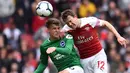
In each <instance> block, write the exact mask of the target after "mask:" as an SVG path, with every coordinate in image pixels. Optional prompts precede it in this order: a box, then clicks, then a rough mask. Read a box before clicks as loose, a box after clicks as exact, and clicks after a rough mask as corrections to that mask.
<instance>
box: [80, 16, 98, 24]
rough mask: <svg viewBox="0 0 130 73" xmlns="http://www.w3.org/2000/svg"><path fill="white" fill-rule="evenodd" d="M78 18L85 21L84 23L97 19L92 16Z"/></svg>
mask: <svg viewBox="0 0 130 73" xmlns="http://www.w3.org/2000/svg"><path fill="white" fill-rule="evenodd" d="M80 19H81V22H86V23H90V22H92V21H95V20H97V18H96V17H94V16H89V17H84V18H80Z"/></svg>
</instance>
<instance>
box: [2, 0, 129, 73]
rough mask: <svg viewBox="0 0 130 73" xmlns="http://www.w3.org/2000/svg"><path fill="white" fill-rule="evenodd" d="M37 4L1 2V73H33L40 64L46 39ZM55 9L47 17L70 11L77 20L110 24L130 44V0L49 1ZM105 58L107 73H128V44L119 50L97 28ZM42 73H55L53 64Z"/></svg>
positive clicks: (112, 39)
mask: <svg viewBox="0 0 130 73" xmlns="http://www.w3.org/2000/svg"><path fill="white" fill-rule="evenodd" d="M39 1H40V0H0V73H33V72H34V70H35V68H36V67H37V65H38V63H39V57H40V50H39V47H40V45H41V44H42V42H43V41H44V40H45V39H46V38H48V37H49V35H48V31H47V29H46V27H45V22H46V20H47V19H48V18H49V17H40V16H37V15H36V13H35V7H36V5H37V3H38V2H39ZM48 1H49V2H50V3H51V4H52V5H53V8H54V12H53V14H52V15H51V16H50V17H55V18H58V19H60V13H61V12H62V11H63V10H65V9H72V10H73V11H74V12H76V13H77V15H78V17H80V18H81V17H87V16H96V17H97V18H100V19H104V20H107V21H109V22H110V23H111V24H112V25H113V26H114V27H115V28H116V29H117V31H118V32H119V33H120V34H121V35H122V36H123V37H125V38H126V39H127V40H129V41H130V0H48ZM97 29H98V32H99V37H100V41H101V43H102V46H103V48H104V49H105V51H106V54H107V56H108V64H109V72H108V73H130V42H129V43H128V45H127V48H124V47H122V46H120V44H119V43H118V42H117V40H116V37H115V36H114V35H113V33H111V32H110V31H109V30H108V29H106V28H104V27H98V28H97ZM44 73H57V70H56V69H55V67H54V65H53V63H52V62H51V61H50V60H49V64H48V67H47V69H46V70H45V71H44Z"/></svg>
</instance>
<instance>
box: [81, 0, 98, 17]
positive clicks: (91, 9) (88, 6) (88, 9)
mask: <svg viewBox="0 0 130 73" xmlns="http://www.w3.org/2000/svg"><path fill="white" fill-rule="evenodd" d="M95 12H96V6H95V5H94V4H93V3H92V2H90V1H89V0H82V3H81V5H80V7H79V16H80V17H86V16H92V15H94V13H95Z"/></svg>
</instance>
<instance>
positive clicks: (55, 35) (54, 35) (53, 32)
mask: <svg viewBox="0 0 130 73" xmlns="http://www.w3.org/2000/svg"><path fill="white" fill-rule="evenodd" d="M48 31H49V33H50V38H51V39H59V38H60V26H58V25H52V26H51V27H50V28H49V29H48Z"/></svg>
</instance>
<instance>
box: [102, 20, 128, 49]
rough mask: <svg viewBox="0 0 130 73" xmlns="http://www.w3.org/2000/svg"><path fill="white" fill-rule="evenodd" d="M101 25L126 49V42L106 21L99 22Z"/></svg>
mask: <svg viewBox="0 0 130 73" xmlns="http://www.w3.org/2000/svg"><path fill="white" fill-rule="evenodd" d="M101 23H102V26H106V27H107V28H108V29H109V30H111V31H112V32H113V34H114V35H115V36H116V38H117V41H118V42H119V43H120V44H121V45H123V46H124V47H125V48H126V44H127V40H126V39H125V38H123V37H122V36H121V35H120V34H119V33H118V32H117V30H116V29H115V28H114V27H113V26H112V25H111V24H110V23H109V22H108V21H105V20H101Z"/></svg>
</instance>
